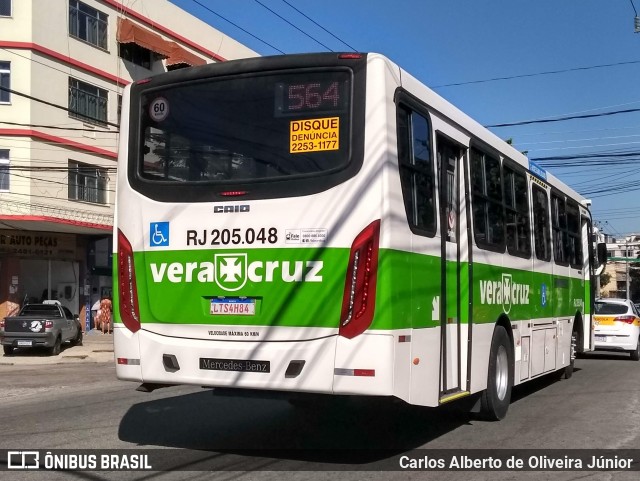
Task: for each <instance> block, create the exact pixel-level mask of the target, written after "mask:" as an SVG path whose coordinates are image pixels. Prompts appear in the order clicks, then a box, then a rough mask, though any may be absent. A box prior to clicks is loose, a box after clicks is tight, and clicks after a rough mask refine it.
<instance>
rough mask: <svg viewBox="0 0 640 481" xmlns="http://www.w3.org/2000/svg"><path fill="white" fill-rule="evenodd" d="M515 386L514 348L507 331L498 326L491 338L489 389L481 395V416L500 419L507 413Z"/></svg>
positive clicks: (490, 419) (495, 419) (489, 419)
mask: <svg viewBox="0 0 640 481" xmlns="http://www.w3.org/2000/svg"><path fill="white" fill-rule="evenodd" d="M512 387H513V349H512V347H511V341H510V340H509V335H508V334H507V331H506V330H505V328H504V327H502V326H496V328H495V330H494V331H493V338H492V339H491V351H490V353H489V370H488V377H487V389H486V390H485V391H483V393H482V395H481V397H480V416H481V417H482V418H483V419H486V420H488V421H499V420H500V419H503V418H504V417H505V416H506V415H507V410H508V409H509V404H510V402H511V389H512Z"/></svg>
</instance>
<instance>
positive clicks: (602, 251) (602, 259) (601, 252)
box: [598, 242, 607, 266]
mask: <svg viewBox="0 0 640 481" xmlns="http://www.w3.org/2000/svg"><path fill="white" fill-rule="evenodd" d="M606 263H607V244H606V242H598V266H604V265H605V264H606Z"/></svg>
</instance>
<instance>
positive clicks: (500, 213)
mask: <svg viewBox="0 0 640 481" xmlns="http://www.w3.org/2000/svg"><path fill="white" fill-rule="evenodd" d="M470 152H471V157H470V158H471V183H472V188H473V234H474V237H475V240H476V244H477V245H478V247H481V248H484V249H489V250H493V251H497V252H504V241H505V234H504V206H503V201H502V199H503V195H502V175H501V169H500V161H499V160H498V159H497V158H495V157H491V156H489V155H487V154H485V153H483V152H480V151H479V150H477V149H474V148H472V149H471V151H470Z"/></svg>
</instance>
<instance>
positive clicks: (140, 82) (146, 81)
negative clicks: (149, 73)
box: [136, 78, 151, 85]
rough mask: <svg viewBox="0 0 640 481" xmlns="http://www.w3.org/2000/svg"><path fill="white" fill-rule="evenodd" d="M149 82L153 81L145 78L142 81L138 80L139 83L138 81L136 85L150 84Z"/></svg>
mask: <svg viewBox="0 0 640 481" xmlns="http://www.w3.org/2000/svg"><path fill="white" fill-rule="evenodd" d="M149 82H151V79H150V78H143V79H142V80H138V81H136V83H137V84H138V85H142V84H148V83H149Z"/></svg>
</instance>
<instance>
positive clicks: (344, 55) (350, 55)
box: [338, 53, 362, 60]
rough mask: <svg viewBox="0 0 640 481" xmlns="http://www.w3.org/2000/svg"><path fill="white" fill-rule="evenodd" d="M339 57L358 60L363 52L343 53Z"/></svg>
mask: <svg viewBox="0 0 640 481" xmlns="http://www.w3.org/2000/svg"><path fill="white" fill-rule="evenodd" d="M338 58H340V59H346V60H358V59H359V58H362V54H361V53H341V54H340V55H338Z"/></svg>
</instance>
